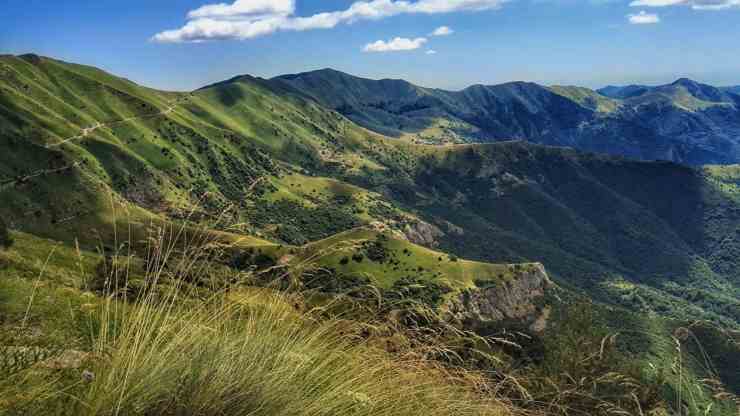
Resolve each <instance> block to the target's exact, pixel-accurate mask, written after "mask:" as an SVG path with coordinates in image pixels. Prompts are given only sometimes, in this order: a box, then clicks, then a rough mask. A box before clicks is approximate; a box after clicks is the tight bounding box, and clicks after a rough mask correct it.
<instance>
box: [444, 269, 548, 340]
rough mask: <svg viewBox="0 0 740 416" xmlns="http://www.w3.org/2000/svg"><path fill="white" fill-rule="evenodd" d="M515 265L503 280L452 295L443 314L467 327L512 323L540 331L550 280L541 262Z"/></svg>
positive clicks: (543, 319) (544, 315) (546, 312)
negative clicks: (517, 268)
mask: <svg viewBox="0 0 740 416" xmlns="http://www.w3.org/2000/svg"><path fill="white" fill-rule="evenodd" d="M518 267H519V270H517V271H516V272H515V277H514V278H513V279H511V280H508V281H506V282H505V283H499V284H496V285H492V286H487V287H482V288H476V289H469V290H466V291H463V292H461V293H460V294H458V295H456V296H454V297H453V298H452V299H450V300H449V301H448V302H447V304H446V305H445V306H446V307H445V308H444V310H445V317H446V318H447V319H449V320H451V321H453V322H456V323H459V324H461V325H463V326H465V327H468V328H471V329H476V328H480V327H484V326H485V327H488V326H492V325H496V324H506V323H515V324H519V325H522V324H523V325H525V326H527V327H528V328H529V329H530V330H532V331H533V332H541V331H542V330H544V329H545V327H546V326H547V317H548V316H549V308H547V306H546V305H545V304H544V297H545V293H546V291H547V290H548V289H549V288H551V287H552V286H553V283H552V282H551V281H550V279H549V277H548V276H547V273H546V272H545V268H544V266H543V265H542V264H539V263H537V264H530V265H524V266H518Z"/></svg>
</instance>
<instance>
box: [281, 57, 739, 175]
mask: <svg viewBox="0 0 740 416" xmlns="http://www.w3.org/2000/svg"><path fill="white" fill-rule="evenodd" d="M275 80H276V81H280V82H284V83H287V84H290V85H292V86H294V87H296V89H298V90H300V91H302V92H305V93H307V94H308V95H309V96H311V97H313V98H314V99H315V100H316V101H317V102H319V103H321V104H322V105H324V106H327V107H329V108H332V109H334V110H336V111H338V112H340V113H342V114H343V115H345V116H347V117H348V118H350V119H352V120H353V121H355V122H356V123H358V124H360V125H362V126H363V127H366V128H368V129H371V130H373V131H376V132H379V133H382V134H387V135H392V136H394V137H400V138H404V139H409V140H412V141H415V142H419V143H440V142H441V143H450V142H452V143H460V142H494V141H501V140H511V139H522V140H527V141H531V142H534V143H540V144H547V145H556V146H570V147H574V148H577V149H580V150H584V151H592V152H600V153H608V154H613V155H620V156H627V157H630V158H635V159H641V160H656V159H658V160H669V161H674V162H680V163H684V164H690V165H702V164H711V163H713V164H728V163H736V162H738V161H740V142H739V141H738V139H737V138H738V132H740V110H739V108H740V98H738V96H736V95H735V94H732V93H727V92H725V91H723V90H721V89H718V88H715V87H712V86H709V85H704V84H699V83H697V82H694V81H691V80H688V79H680V80H678V81H676V82H674V83H672V84H669V85H664V86H660V87H647V86H640V85H631V86H627V87H607V88H604V89H601V90H599V91H592V90H589V89H586V88H578V87H564V86H553V87H543V86H540V85H537V84H533V83H521V82H515V83H507V84H502V85H495V86H483V85H476V86H472V87H469V88H466V89H464V90H462V91H444V90H438V89H429V88H421V87H417V86H415V85H413V84H410V83H408V82H405V81H400V80H380V81H373V80H369V79H363V78H357V77H353V76H351V75H348V74H343V73H340V72H338V71H334V70H320V71H314V72H309V73H304V74H294V75H288V76H282V77H277V78H275Z"/></svg>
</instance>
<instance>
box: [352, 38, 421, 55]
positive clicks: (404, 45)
mask: <svg viewBox="0 0 740 416" xmlns="http://www.w3.org/2000/svg"><path fill="white" fill-rule="evenodd" d="M425 43H427V39H426V38H416V39H408V38H394V39H391V40H389V41H388V42H386V41H384V40H379V41H376V42H373V43H368V44H367V45H365V48H364V49H363V50H364V51H365V52H398V51H412V50H414V49H419V48H421V47H422V46H423V45H424V44H425Z"/></svg>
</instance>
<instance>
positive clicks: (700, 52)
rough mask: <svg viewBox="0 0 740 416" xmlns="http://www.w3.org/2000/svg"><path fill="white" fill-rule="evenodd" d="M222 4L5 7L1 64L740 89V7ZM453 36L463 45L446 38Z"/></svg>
mask: <svg viewBox="0 0 740 416" xmlns="http://www.w3.org/2000/svg"><path fill="white" fill-rule="evenodd" d="M631 2H632V3H631ZM215 3H217V1H212V2H211V1H208V0H172V1H160V0H156V1H153V0H127V1H125V2H124V1H112V0H98V1H95V2H91V1H87V0H60V1H54V2H52V1H48V0H24V1H18V0H5V1H4V2H3V6H2V8H1V9H0V21H2V22H3V24H2V25H0V53H12V54H20V53H27V52H34V53H38V54H42V55H47V56H52V57H56V58H59V59H64V60H68V61H73V62H78V63H85V64H89V65H94V66H98V67H101V68H103V69H106V70H108V71H111V72H113V73H115V74H117V75H120V76H124V77H127V78H129V79H131V80H133V81H136V82H139V83H142V84H144V85H148V86H152V87H157V88H162V89H175V90H188V89H193V88H197V87H200V86H203V85H205V84H208V83H211V82H215V81H219V80H223V79H226V78H230V77H232V76H234V75H237V74H252V75H256V76H263V77H270V76H274V75H279V74H285V73H294V72H302V71H307V70H313V69H319V68H325V67H332V68H335V69H338V70H342V71H345V72H349V73H352V74H355V75H360V76H367V77H371V78H386V77H387V78H404V79H407V80H409V81H412V82H415V83H418V84H421V85H424V86H430V87H440V88H450V89H459V88H463V87H465V86H468V85H471V84H476V83H483V84H495V83H500V82H506V81H513V80H524V81H534V82H539V83H543V84H574V85H583V86H588V87H600V86H604V85H607V84H626V83H649V84H656V83H666V82H671V81H673V80H675V79H677V78H679V77H690V78H693V79H697V80H699V81H703V82H707V83H712V84H716V85H738V84H740V0H624V1H623V0H508V1H507V0H407V1H402V0H364V1H361V2H359V3H357V2H354V1H345V0H239V1H237V2H236V3H235V2H234V1H233V0H226V3H223V4H220V5H214V4H215ZM353 3H357V4H355V5H354V7H352V5H353ZM319 13H324V14H320V15H317V14H319ZM440 27H447V28H449V29H450V30H449V31H450V32H452V33H451V34H447V35H445V36H434V35H433V32H434V31H435V30H437V29H438V28H440ZM183 28H184V29H183ZM441 32H445V31H444V30H442V31H441ZM396 38H399V39H396ZM394 39H396V41H393V40H394ZM394 49H395V50H394ZM397 49H400V50H397ZM430 50H432V51H435V52H436V53H434V54H431V53H429V51H430Z"/></svg>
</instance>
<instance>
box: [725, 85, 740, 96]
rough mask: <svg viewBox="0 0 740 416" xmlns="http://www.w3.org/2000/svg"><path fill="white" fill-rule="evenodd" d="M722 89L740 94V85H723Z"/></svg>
mask: <svg viewBox="0 0 740 416" xmlns="http://www.w3.org/2000/svg"><path fill="white" fill-rule="evenodd" d="M722 89H723V90H724V91H727V92H730V93H733V94H737V95H740V85H738V86H735V87H723V88H722Z"/></svg>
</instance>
